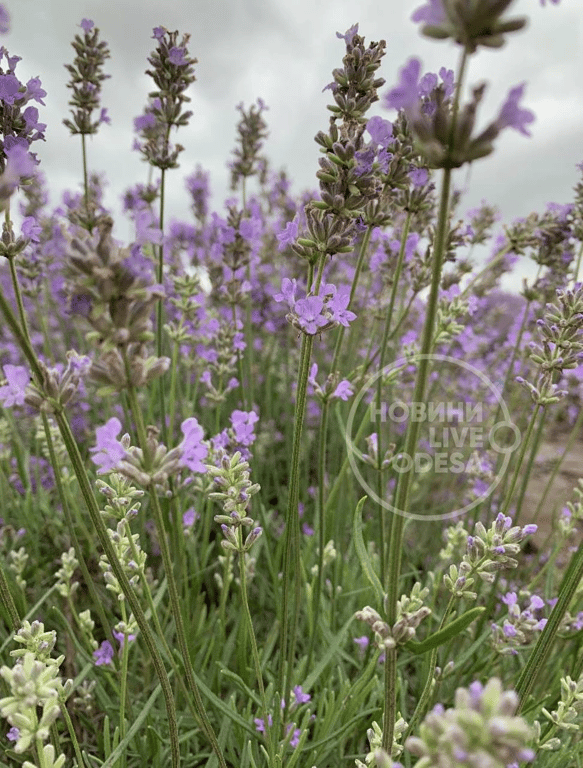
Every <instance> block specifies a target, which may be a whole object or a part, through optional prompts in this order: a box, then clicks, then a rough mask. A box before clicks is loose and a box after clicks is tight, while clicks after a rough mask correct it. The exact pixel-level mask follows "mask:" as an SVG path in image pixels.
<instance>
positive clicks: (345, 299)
mask: <svg viewBox="0 0 583 768" xmlns="http://www.w3.org/2000/svg"><path fill="white" fill-rule="evenodd" d="M349 303H350V293H349V292H348V291H338V292H337V293H336V295H335V296H333V297H332V298H331V299H330V301H329V302H328V307H329V308H330V309H331V310H332V320H334V322H336V323H340V325H343V326H344V327H345V328H348V326H349V324H350V323H351V322H352V321H353V320H355V319H356V315H355V314H354V312H351V311H350V310H349V309H347V307H348V305H349Z"/></svg>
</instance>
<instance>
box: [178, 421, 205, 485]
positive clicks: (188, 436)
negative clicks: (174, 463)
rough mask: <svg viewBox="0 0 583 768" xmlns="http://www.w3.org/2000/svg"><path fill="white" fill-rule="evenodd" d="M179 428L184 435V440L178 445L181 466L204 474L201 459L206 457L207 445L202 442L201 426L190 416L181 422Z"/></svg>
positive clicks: (202, 431) (202, 432)
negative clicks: (180, 454)
mask: <svg viewBox="0 0 583 768" xmlns="http://www.w3.org/2000/svg"><path fill="white" fill-rule="evenodd" d="M180 429H181V430H182V434H183V435H184V440H183V441H182V442H181V443H180V445H179V448H180V449H181V451H182V456H181V464H182V466H183V467H186V468H187V469H189V470H190V471H191V472H200V473H202V474H204V473H205V472H206V471H207V470H206V467H205V465H204V464H203V463H202V460H203V459H205V458H206V457H207V454H208V446H207V445H205V443H203V442H202V440H203V436H204V430H203V428H202V427H201V426H200V424H199V423H198V421H197V420H196V419H195V418H194V417H191V418H189V419H186V420H185V421H183V422H182V425H181V427H180Z"/></svg>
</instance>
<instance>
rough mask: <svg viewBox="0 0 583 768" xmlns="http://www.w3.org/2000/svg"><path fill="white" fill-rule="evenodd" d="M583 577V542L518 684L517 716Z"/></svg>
mask: <svg viewBox="0 0 583 768" xmlns="http://www.w3.org/2000/svg"><path fill="white" fill-rule="evenodd" d="M582 577H583V541H581V543H580V544H579V547H578V549H577V551H576V552H575V553H574V554H573V557H572V558H571V562H570V563H569V567H568V568H567V570H566V572H565V575H564V576H563V580H562V582H561V586H560V589H559V598H558V600H557V603H556V605H555V607H554V608H553V610H552V611H551V615H550V616H549V620H548V621H547V623H546V625H545V628H544V629H543V631H542V632H541V634H540V636H539V638H538V640H537V643H536V645H535V647H534V649H533V651H532V653H531V655H530V656H529V659H528V661H527V662H526V665H525V666H524V669H523V670H522V673H521V675H520V677H519V678H518V682H517V684H516V693H517V694H518V696H519V697H520V701H519V704H518V709H517V711H516V714H519V713H520V712H521V710H522V709H523V708H524V705H525V704H526V701H527V699H528V696H529V694H530V692H531V690H532V688H533V686H534V683H535V681H536V679H537V677H538V674H539V672H540V671H541V670H542V669H543V667H544V666H545V664H546V660H547V658H548V655H549V652H550V650H551V646H552V644H553V642H554V640H555V637H556V635H557V632H558V630H559V627H560V625H561V622H562V620H563V617H564V616H565V613H566V612H567V609H568V608H569V605H570V603H571V600H572V599H573V595H574V594H575V591H576V589H577V586H578V584H579V582H580V581H581V578H582Z"/></svg>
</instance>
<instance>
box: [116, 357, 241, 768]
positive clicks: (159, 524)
mask: <svg viewBox="0 0 583 768" xmlns="http://www.w3.org/2000/svg"><path fill="white" fill-rule="evenodd" d="M126 363H127V359H126ZM127 393H128V399H129V402H130V408H131V411H132V416H133V417H134V422H135V424H136V431H137V434H138V441H139V445H140V448H141V449H142V452H143V455H144V468H145V471H146V472H147V471H148V470H149V468H150V462H151V458H152V457H151V456H149V451H148V448H147V440H146V428H145V425H144V419H143V415H142V410H141V408H140V406H139V404H138V398H137V395H136V390H135V388H134V387H133V386H131V385H130V386H128V388H127ZM148 492H149V495H150V503H151V507H152V512H153V516H154V522H155V524H156V534H157V537H158V544H159V547H160V553H161V555H162V562H163V564H164V572H165V574H166V579H167V581H168V594H169V597H170V608H171V611H172V616H173V618H174V623H175V625H176V634H177V637H178V646H179V648H180V653H181V655H182V660H183V663H184V670H185V673H186V681H187V683H188V687H189V689H190V691H191V692H192V696H193V698H194V703H195V707H196V710H197V712H198V715H199V719H200V722H201V724H202V728H203V730H204V732H205V734H206V736H207V738H208V740H209V741H210V743H211V747H212V749H213V751H214V752H215V754H216V756H217V758H218V760H219V765H220V766H221V768H226V763H225V758H224V757H223V753H222V751H221V748H220V746H219V743H218V741H217V737H216V735H215V732H214V730H213V727H212V725H211V722H210V720H209V719H208V715H207V713H206V710H205V707H204V703H203V701H202V697H201V695H200V691H199V689H198V685H197V684H196V680H195V679H194V677H193V674H192V662H191V660H190V654H189V652H188V645H187V642H186V633H185V631H184V623H183V621H182V613H181V611H180V599H179V597H178V589H177V586H176V578H175V576H174V568H173V565H172V559H171V557H170V550H169V547H168V539H167V537H166V528H165V526H164V519H163V516H162V509H161V507H160V502H159V500H158V494H157V491H156V486H155V485H154V483H150V485H149V486H148Z"/></svg>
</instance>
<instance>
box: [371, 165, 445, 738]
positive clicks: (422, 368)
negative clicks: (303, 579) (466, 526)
mask: <svg viewBox="0 0 583 768" xmlns="http://www.w3.org/2000/svg"><path fill="white" fill-rule="evenodd" d="M450 186H451V169H450V168H444V169H443V178H442V186H441V196H440V204H439V214H438V220H437V230H436V233H435V243H434V253H433V259H434V261H433V274H432V277H431V289H430V293H429V298H428V301H427V314H426V316H425V325H424V327H423V337H422V342H421V351H420V354H419V364H418V368H417V377H416V380H415V389H414V394H413V402H416V403H422V402H424V398H425V390H426V386H427V380H428V378H429V372H430V371H429V356H430V352H431V346H432V341H433V329H434V325H435V318H436V315H437V305H438V294H439V284H440V281H441V270H442V266H443V260H444V256H445V240H446V235H447V222H448V209H449V191H450ZM419 428H420V424H419V422H417V421H409V424H408V427H407V434H406V437H405V447H404V450H403V453H404V454H405V455H406V456H411V457H412V456H414V454H415V450H416V447H417V441H418V438H419ZM412 478H413V474H412V471H411V470H409V472H404V473H403V474H401V475H400V477H399V482H398V485H397V492H396V495H395V505H394V506H395V508H396V509H397V510H402V511H407V509H408V506H409V493H410V489H411V481H412ZM404 522H405V519H404V517H403V515H402V514H400V513H396V514H393V515H392V516H391V518H390V521H389V555H388V580H387V620H388V623H389V625H391V626H392V625H393V624H394V623H395V621H396V618H397V600H398V596H399V577H400V574H401V556H402V540H403V528H404ZM396 672H397V667H396V665H391V668H390V670H389V671H388V672H387V674H386V675H385V727H384V728H383V749H384V750H385V751H386V752H389V753H390V749H391V747H392V743H393V734H394V729H395V717H396ZM389 673H390V675H391V677H390V679H389Z"/></svg>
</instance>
